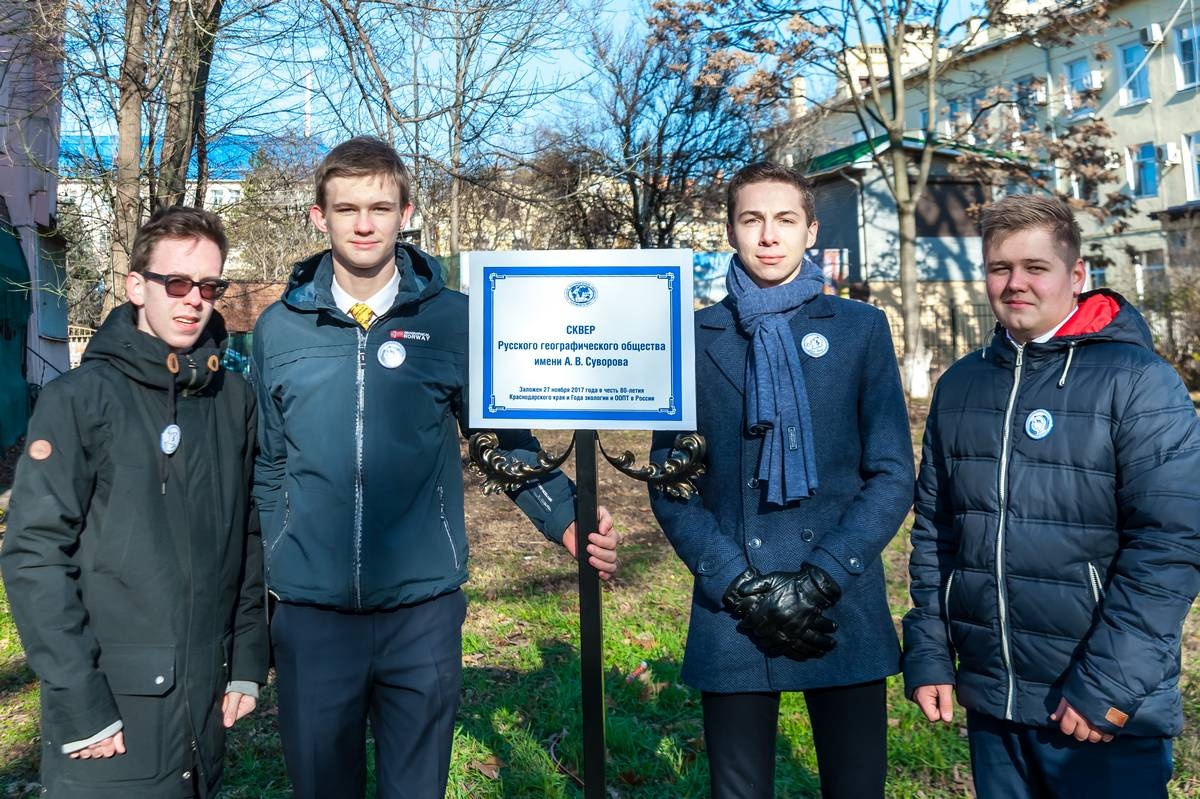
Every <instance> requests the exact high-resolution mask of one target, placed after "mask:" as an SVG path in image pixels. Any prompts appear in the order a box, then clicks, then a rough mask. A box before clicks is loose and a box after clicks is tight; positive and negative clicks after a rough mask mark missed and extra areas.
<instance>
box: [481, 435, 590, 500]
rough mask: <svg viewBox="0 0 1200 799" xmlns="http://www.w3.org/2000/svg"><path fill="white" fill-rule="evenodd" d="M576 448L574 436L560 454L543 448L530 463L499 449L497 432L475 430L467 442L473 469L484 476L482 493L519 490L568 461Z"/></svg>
mask: <svg viewBox="0 0 1200 799" xmlns="http://www.w3.org/2000/svg"><path fill="white" fill-rule="evenodd" d="M574 449H575V439H571V445H570V446H568V447H567V450H566V452H564V453H563V454H561V455H551V454H550V453H548V452H546V450H544V449H543V450H540V451H539V452H538V456H537V464H535V465H531V464H528V463H526V462H525V461H523V460H521V459H520V458H514V457H512V456H511V455H509V454H508V453H507V452H505V451H504V450H502V449H500V436H498V435H496V434H495V433H475V434H474V435H472V436H471V438H470V440H469V441H468V442H467V452H468V455H469V456H470V458H471V463H470V468H471V471H472V472H474V473H475V474H477V475H479V476H480V477H482V478H483V493H484V494H496V493H499V492H501V491H516V490H517V489H518V488H520V487H521V486H522V485H524V484H525V483H528V482H529V481H530V480H536V479H538V478H539V477H543V476H545V475H547V474H549V473H550V472H552V471H554V470H555V469H557V468H558V467H559V466H562V465H563V464H564V463H566V460H567V458H569V457H570V456H571V452H572V450H574Z"/></svg>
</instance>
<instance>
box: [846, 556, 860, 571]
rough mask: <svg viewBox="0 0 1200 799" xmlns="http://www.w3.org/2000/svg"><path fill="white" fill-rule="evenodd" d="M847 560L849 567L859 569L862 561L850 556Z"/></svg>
mask: <svg viewBox="0 0 1200 799" xmlns="http://www.w3.org/2000/svg"><path fill="white" fill-rule="evenodd" d="M847 562H848V563H849V564H850V568H851V569H861V568H862V561H861V560H859V559H858V558H850V560H849V561H847Z"/></svg>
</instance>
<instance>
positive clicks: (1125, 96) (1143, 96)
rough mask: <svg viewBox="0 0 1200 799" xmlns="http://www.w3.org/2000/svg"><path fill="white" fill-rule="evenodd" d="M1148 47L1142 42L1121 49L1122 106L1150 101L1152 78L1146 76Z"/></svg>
mask: <svg viewBox="0 0 1200 799" xmlns="http://www.w3.org/2000/svg"><path fill="white" fill-rule="evenodd" d="M1145 58H1146V45H1144V44H1142V43H1141V42H1134V43H1133V44H1127V45H1125V46H1124V47H1122V48H1121V87H1122V88H1121V105H1132V104H1133V103H1144V102H1145V101H1147V100H1149V99H1150V78H1149V76H1148V75H1147V74H1146V65H1145V64H1143V63H1142V61H1143V60H1145Z"/></svg>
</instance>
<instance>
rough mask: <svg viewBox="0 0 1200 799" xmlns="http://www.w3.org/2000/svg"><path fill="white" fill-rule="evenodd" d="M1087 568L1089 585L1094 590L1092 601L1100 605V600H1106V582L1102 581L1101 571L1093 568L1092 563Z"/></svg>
mask: <svg viewBox="0 0 1200 799" xmlns="http://www.w3.org/2000/svg"><path fill="white" fill-rule="evenodd" d="M1087 568H1088V584H1089V585H1090V586H1091V588H1092V599H1093V600H1095V602H1096V604H1097V605H1099V604H1100V600H1101V599H1104V581H1103V580H1101V579H1100V570H1099V569H1097V568H1096V567H1095V566H1093V565H1092V564H1091V562H1089V563H1088V565H1087Z"/></svg>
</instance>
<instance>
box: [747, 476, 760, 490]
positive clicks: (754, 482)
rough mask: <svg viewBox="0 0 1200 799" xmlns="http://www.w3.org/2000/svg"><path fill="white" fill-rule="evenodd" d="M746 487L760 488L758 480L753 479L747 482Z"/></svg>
mask: <svg viewBox="0 0 1200 799" xmlns="http://www.w3.org/2000/svg"><path fill="white" fill-rule="evenodd" d="M746 486H747V487H749V488H758V478H757V477H751V478H750V479H749V480H747V481H746Z"/></svg>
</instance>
